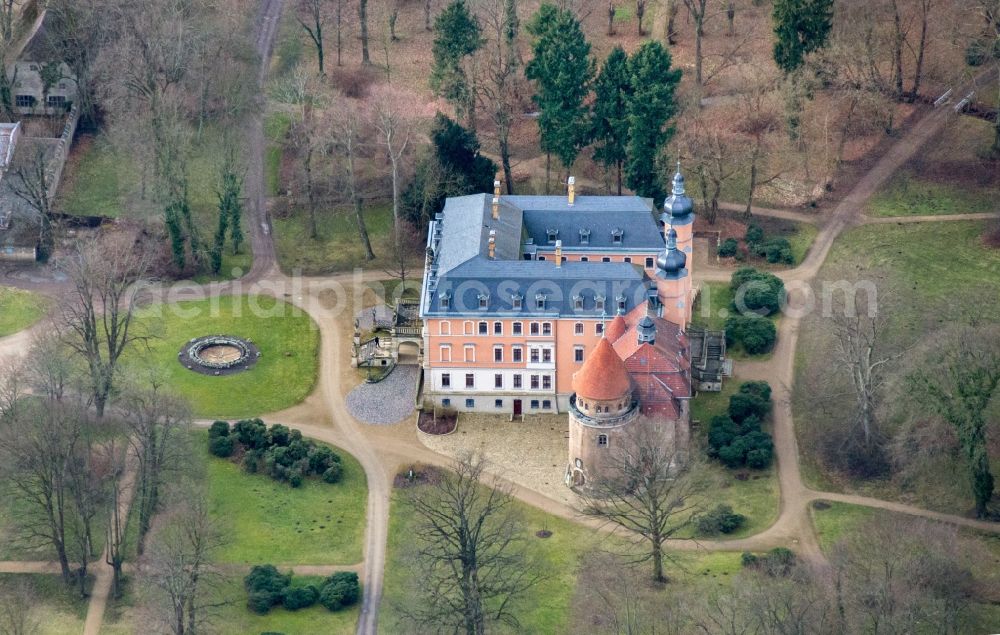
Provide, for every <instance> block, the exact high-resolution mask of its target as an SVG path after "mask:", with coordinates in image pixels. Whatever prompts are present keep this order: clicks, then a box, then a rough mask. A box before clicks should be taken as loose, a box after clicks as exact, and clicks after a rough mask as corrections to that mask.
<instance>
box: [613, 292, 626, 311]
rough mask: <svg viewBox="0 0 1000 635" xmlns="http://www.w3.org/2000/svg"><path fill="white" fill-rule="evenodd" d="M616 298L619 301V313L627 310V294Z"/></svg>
mask: <svg viewBox="0 0 1000 635" xmlns="http://www.w3.org/2000/svg"><path fill="white" fill-rule="evenodd" d="M615 300H616V301H617V302H618V312H619V313H624V312H625V296H623V295H620V296H618V297H617V298H615Z"/></svg>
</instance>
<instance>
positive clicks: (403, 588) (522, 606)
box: [379, 493, 608, 633]
mask: <svg viewBox="0 0 1000 635" xmlns="http://www.w3.org/2000/svg"><path fill="white" fill-rule="evenodd" d="M514 507H515V508H516V509H517V511H518V512H519V513H520V514H522V517H523V519H524V521H525V526H526V531H525V535H524V539H525V540H527V541H528V545H529V554H530V556H531V557H535V558H538V560H539V563H540V566H541V569H542V571H543V572H544V573H545V575H546V578H545V579H544V580H543V581H542V582H541V583H539V584H538V585H537V586H535V587H534V589H533V590H532V591H531V592H530V593H529V594H528V595H527V597H525V598H523V599H522V600H520V601H519V602H518V603H517V604H516V606H515V608H514V613H515V614H516V615H517V617H518V620H519V621H520V622H521V627H520V628H519V629H516V630H515V629H511V628H506V629H505V628H500V629H499V631H498V632H511V633H512V632H519V633H564V632H566V631H567V625H568V623H569V618H570V615H569V611H570V601H571V599H572V597H573V593H574V591H575V588H576V582H577V574H578V570H579V565H580V558H581V557H583V556H585V555H586V554H587V553H588V552H589V551H591V550H592V549H594V548H596V547H597V546H598V543H600V542H604V543H607V542H608V540H607V538H606V537H605V538H604V539H603V540H602V537H601V536H600V535H599V534H597V533H596V532H593V531H592V530H590V529H588V528H586V527H584V526H582V525H578V524H576V523H572V522H570V521H567V520H563V519H561V518H557V517H555V516H552V515H550V514H546V513H545V512H543V511H540V510H538V509H535V508H533V507H530V506H528V505H525V504H523V503H520V502H515V503H514ZM389 521H390V522H389V542H388V553H387V556H386V567H385V587H384V594H383V598H382V610H381V613H380V615H379V625H380V627H381V629H380V630H382V631H383V632H386V633H417V632H419V631H417V630H416V629H415V627H413V626H412V625H410V624H407V622H406V620H405V618H404V617H403V615H402V613H401V611H400V609H401V608H405V607H409V606H413V605H414V604H415V603H416V602H417V601H418V597H417V596H416V593H415V589H414V588H413V586H414V584H419V582H418V581H416V580H415V579H414V577H415V576H416V569H415V567H414V564H413V563H412V562H411V561H410V560H409V559H408V556H412V554H413V550H414V548H415V546H414V544H413V539H412V533H413V528H414V527H415V523H416V519H415V518H414V517H413V513H412V510H411V509H410V508H409V506H408V505H407V503H406V500H405V499H404V497H403V496H401V495H399V494H398V493H397V494H395V495H394V496H393V499H392V510H391V514H390V517H389ZM541 529H547V530H548V531H551V532H552V535H551V536H550V537H549V538H538V537H536V536H535V532H536V531H539V530H541ZM605 546H606V544H605Z"/></svg>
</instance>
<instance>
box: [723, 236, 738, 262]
mask: <svg viewBox="0 0 1000 635" xmlns="http://www.w3.org/2000/svg"><path fill="white" fill-rule="evenodd" d="M739 249H740V242H739V241H738V240H736V239H735V238H727V239H725V240H724V241H722V243H720V244H719V251H718V253H719V257H720V258H732V257H733V256H735V255H736V252H738V251H739Z"/></svg>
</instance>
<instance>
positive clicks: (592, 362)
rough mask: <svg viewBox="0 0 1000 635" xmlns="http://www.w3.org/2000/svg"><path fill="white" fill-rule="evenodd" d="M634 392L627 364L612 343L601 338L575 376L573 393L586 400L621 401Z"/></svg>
mask: <svg viewBox="0 0 1000 635" xmlns="http://www.w3.org/2000/svg"><path fill="white" fill-rule="evenodd" d="M631 390H632V380H631V378H630V377H629V373H628V371H627V370H626V369H625V362H623V361H622V358H621V357H619V356H618V353H616V352H615V349H614V348H612V346H611V343H610V342H609V341H608V340H607V339H606V338H603V337H602V338H601V339H600V341H598V342H597V346H596V347H595V348H594V352H592V353H591V354H590V357H588V358H587V361H585V362H584V363H583V367H582V368H580V370H578V371H577V372H576V374H575V375H573V391H574V392H575V393H576V394H577V395H579V396H580V397H584V398H585V399H595V400H598V401H604V400H611V399H619V398H621V397H624V396H625V395H626V394H628V393H629V392H630V391H631Z"/></svg>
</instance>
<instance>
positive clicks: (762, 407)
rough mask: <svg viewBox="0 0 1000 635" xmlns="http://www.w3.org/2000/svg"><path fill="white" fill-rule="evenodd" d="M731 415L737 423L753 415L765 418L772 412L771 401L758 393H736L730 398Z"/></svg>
mask: <svg viewBox="0 0 1000 635" xmlns="http://www.w3.org/2000/svg"><path fill="white" fill-rule="evenodd" d="M728 412H729V416H730V418H732V420H733V421H735V422H736V423H740V422H742V421H743V420H744V419H746V418H747V417H750V416H753V417H757V418H758V419H764V418H765V417H767V415H768V414H769V413H770V412H771V402H769V401H764V400H763V399H761V398H760V397H758V396H756V395H748V394H745V393H736V394H735V395H732V396H731V397H730V398H729V410H728Z"/></svg>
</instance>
